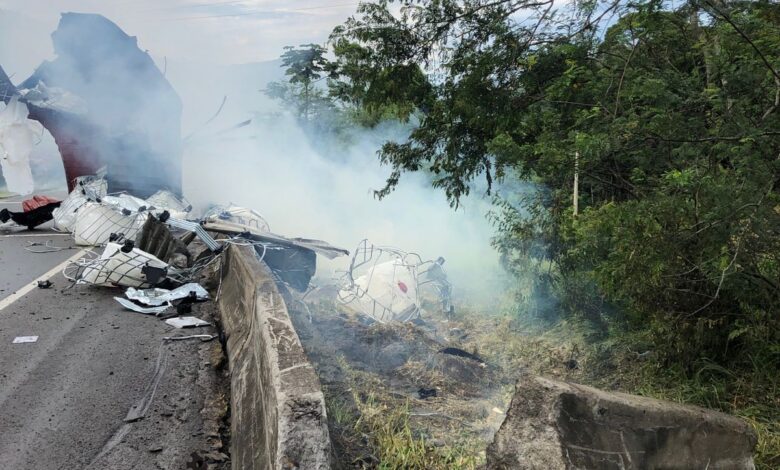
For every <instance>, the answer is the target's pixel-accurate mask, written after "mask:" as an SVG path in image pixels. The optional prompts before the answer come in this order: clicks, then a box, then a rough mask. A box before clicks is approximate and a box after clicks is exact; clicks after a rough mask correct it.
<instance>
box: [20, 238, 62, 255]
mask: <svg viewBox="0 0 780 470" xmlns="http://www.w3.org/2000/svg"><path fill="white" fill-rule="evenodd" d="M34 247H40V248H35V249H33V248H34ZM72 248H73V247H72V246H55V245H54V243H53V242H52V241H51V240H46V242H45V243H40V242H27V246H26V247H24V249H25V250H27V251H29V252H30V253H56V252H58V251H63V250H70V249H72Z"/></svg>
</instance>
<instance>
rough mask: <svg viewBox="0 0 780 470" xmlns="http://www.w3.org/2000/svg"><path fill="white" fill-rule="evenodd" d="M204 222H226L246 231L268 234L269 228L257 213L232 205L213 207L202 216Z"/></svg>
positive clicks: (266, 222)
mask: <svg viewBox="0 0 780 470" xmlns="http://www.w3.org/2000/svg"><path fill="white" fill-rule="evenodd" d="M203 220H204V221H205V222H215V223H220V222H227V223H230V224H235V225H242V226H244V227H246V229H247V230H250V229H251V230H257V231H259V232H270V231H271V228H270V226H269V225H268V221H266V220H265V218H264V217H263V216H262V215H260V213H259V212H257V211H255V210H253V209H247V208H245V207H239V206H234V205H229V206H215V207H213V208H211V210H209V211H208V212H206V214H205V215H204V216H203Z"/></svg>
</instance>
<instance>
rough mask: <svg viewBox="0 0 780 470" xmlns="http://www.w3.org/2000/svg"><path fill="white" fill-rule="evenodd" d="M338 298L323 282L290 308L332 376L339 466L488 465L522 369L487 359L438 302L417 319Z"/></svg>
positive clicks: (331, 413)
mask: <svg viewBox="0 0 780 470" xmlns="http://www.w3.org/2000/svg"><path fill="white" fill-rule="evenodd" d="M336 297H337V289H336V288H320V289H318V290H316V291H314V292H312V293H311V294H310V295H307V296H306V300H305V303H304V302H303V301H293V302H290V303H291V305H289V307H290V312H291V313H292V317H293V321H294V323H295V328H296V330H297V331H298V335H299V336H300V339H301V342H302V343H303V346H304V348H305V349H306V353H307V354H308V356H309V358H310V360H311V361H312V363H313V364H314V366H315V368H316V369H317V373H318V375H319V377H320V381H321V382H322V386H323V391H324V393H325V398H326V402H327V407H328V410H327V411H328V421H329V428H330V437H331V439H332V441H333V446H334V452H335V454H336V455H335V456H334V460H335V463H336V468H373V467H376V466H377V465H378V464H379V463H380V462H381V463H382V465H384V466H387V465H388V464H389V465H390V466H391V467H394V465H393V462H395V463H396V464H398V466H401V467H406V468H474V467H477V466H479V465H481V464H483V463H484V458H485V452H484V450H485V447H486V445H487V444H488V443H489V442H490V441H491V440H492V438H493V435H494V433H495V431H496V430H497V429H498V427H499V426H500V425H501V423H502V421H503V419H504V410H506V406H507V405H508V403H509V399H510V398H511V394H512V390H513V384H514V379H515V377H517V375H518V374H517V372H519V371H518V370H516V369H515V370H505V368H504V367H503V365H501V364H498V363H495V362H493V361H492V360H491V358H490V357H488V356H484V357H483V356H481V353H480V351H479V350H478V348H477V347H476V344H475V343H474V342H473V341H472V336H473V334H472V333H470V332H469V330H468V329H467V327H466V324H465V323H464V322H463V321H460V320H459V319H458V315H456V316H454V317H452V316H450V315H448V314H445V313H444V312H442V313H436V310H441V309H437V308H436V302H437V300H436V299H429V300H428V301H427V303H428V304H429V306H430V307H432V308H430V309H426V310H424V311H425V312H426V313H425V314H424V315H423V316H421V317H420V318H419V319H416V320H415V321H411V322H403V323H402V322H396V321H391V322H387V323H380V322H376V321H374V320H372V319H371V318H370V317H368V316H366V315H364V314H362V313H361V312H359V311H357V310H354V309H352V308H350V306H348V305H344V304H343V303H340V302H338V301H337V299H336ZM425 303H426V302H425V301H424V302H423V306H424V305H425ZM427 312H433V313H427ZM448 317H449V318H448ZM487 329H492V328H487ZM473 339H476V336H474V338H473ZM404 459H406V460H404Z"/></svg>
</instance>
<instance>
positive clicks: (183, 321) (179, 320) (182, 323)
mask: <svg viewBox="0 0 780 470" xmlns="http://www.w3.org/2000/svg"><path fill="white" fill-rule="evenodd" d="M165 323H167V324H169V325H171V326H173V327H176V328H195V327H198V326H210V325H211V324H210V323H209V322H207V321H203V320H201V319H200V318H196V317H176V318H169V319H167V320H165Z"/></svg>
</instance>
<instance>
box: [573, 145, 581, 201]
mask: <svg viewBox="0 0 780 470" xmlns="http://www.w3.org/2000/svg"><path fill="white" fill-rule="evenodd" d="M573 202H574V217H577V213H579V210H580V152H579V151H577V152H574V201H573Z"/></svg>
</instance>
